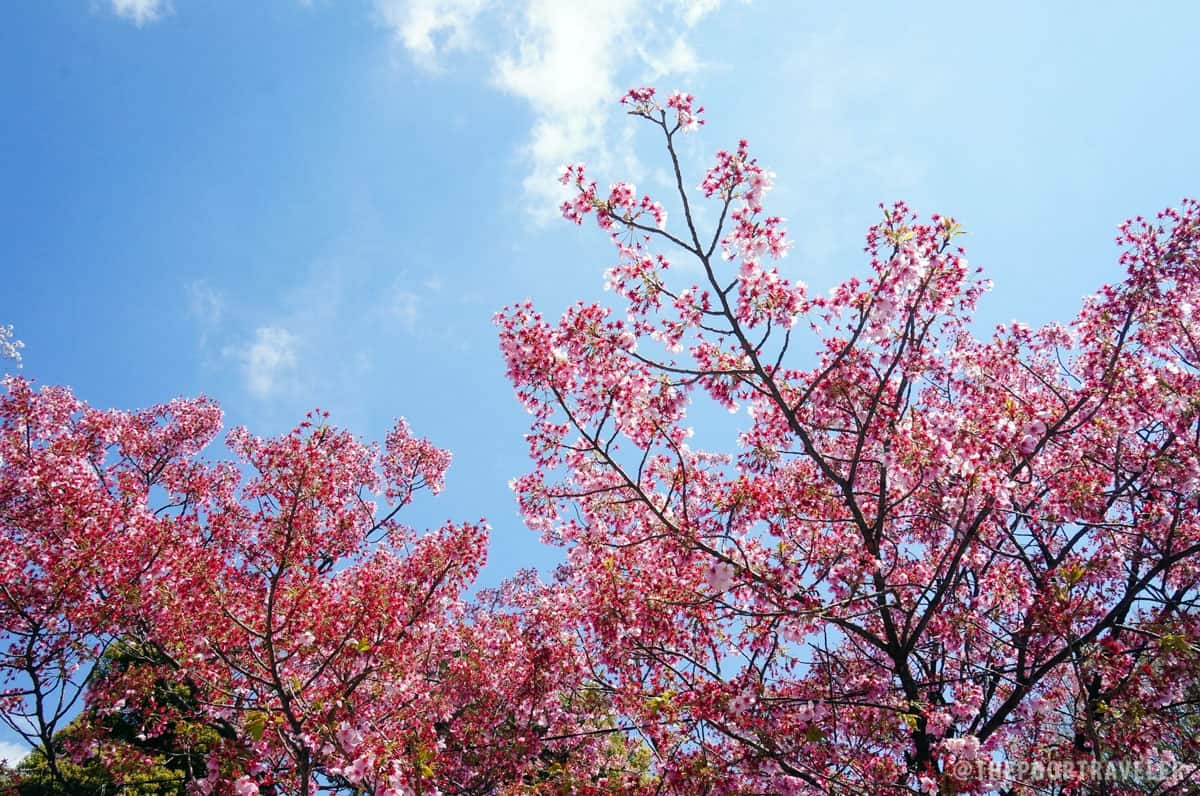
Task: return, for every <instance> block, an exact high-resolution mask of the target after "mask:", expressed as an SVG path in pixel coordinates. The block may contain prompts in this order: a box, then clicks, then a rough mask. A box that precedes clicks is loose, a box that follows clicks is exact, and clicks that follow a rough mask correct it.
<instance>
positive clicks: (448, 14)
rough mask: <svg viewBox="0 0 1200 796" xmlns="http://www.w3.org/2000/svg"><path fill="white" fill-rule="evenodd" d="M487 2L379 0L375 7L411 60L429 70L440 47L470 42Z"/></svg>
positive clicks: (454, 47)
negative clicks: (473, 28)
mask: <svg viewBox="0 0 1200 796" xmlns="http://www.w3.org/2000/svg"><path fill="white" fill-rule="evenodd" d="M487 4H488V0H378V1H377V2H376V9H377V10H378V12H379V16H380V18H381V19H382V20H383V23H384V25H385V26H387V27H388V28H390V29H391V30H392V33H393V35H395V37H396V40H397V41H398V42H400V44H402V45H403V46H404V48H405V49H406V50H408V51H409V53H411V54H412V57H413V60H415V61H416V62H417V63H419V64H421V65H422V66H424V67H426V68H430V69H432V68H435V67H436V66H437V55H438V51H439V50H441V51H442V52H450V51H453V50H462V49H465V48H466V47H468V46H469V45H470V43H471V41H472V30H471V29H472V23H474V21H475V18H476V17H477V16H479V14H480V12H482V11H483V10H484V8H485V7H486V6H487Z"/></svg>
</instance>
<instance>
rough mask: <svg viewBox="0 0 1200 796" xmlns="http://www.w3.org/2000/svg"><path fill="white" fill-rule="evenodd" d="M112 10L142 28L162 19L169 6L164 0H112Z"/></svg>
mask: <svg viewBox="0 0 1200 796" xmlns="http://www.w3.org/2000/svg"><path fill="white" fill-rule="evenodd" d="M112 10H113V13H114V14H116V15H117V16H119V17H121V18H123V19H128V20H129V21H130V22H132V23H133V24H135V25H137V26H138V27H139V28H140V27H141V26H142V25H145V24H146V23H148V22H157V21H158V20H159V19H161V18H162V16H163V15H164V14H166V13H167V6H166V3H164V2H163V0H112Z"/></svg>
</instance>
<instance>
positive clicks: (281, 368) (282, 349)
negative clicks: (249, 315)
mask: <svg viewBox="0 0 1200 796" xmlns="http://www.w3.org/2000/svg"><path fill="white" fill-rule="evenodd" d="M296 342H297V340H296V336H295V335H294V334H292V333H291V332H289V331H288V330H287V329H284V328H282V327H279V326H260V327H259V328H258V329H256V330H255V332H254V341H253V342H252V343H249V344H247V345H244V346H240V347H236V346H235V347H228V348H226V349H225V355H226V356H227V357H230V358H232V359H236V360H238V361H240V362H241V363H242V376H243V378H244V380H245V384H246V389H247V390H249V391H250V393H251V394H252V395H255V396H257V397H259V398H265V397H267V396H269V395H271V394H272V393H274V392H275V391H276V390H277V389H278V388H279V386H280V383H281V381H282V380H283V379H284V378H285V377H286V376H287V375H288V373H289V372H290V371H292V370H294V369H295V367H296V362H297V359H296Z"/></svg>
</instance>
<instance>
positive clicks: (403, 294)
mask: <svg viewBox="0 0 1200 796" xmlns="http://www.w3.org/2000/svg"><path fill="white" fill-rule="evenodd" d="M380 310H381V311H382V314H383V315H384V316H385V317H386V318H388V319H390V320H394V321H399V323H400V326H401V327H402V328H403V329H404V330H405V331H406V332H408V333H409V334H413V333H414V332H416V330H417V321H419V320H420V319H421V297H420V296H418V295H417V294H416V293H413V292H412V291H409V290H405V289H403V288H401V287H400V286H398V285H397V286H394V287H393V288H392V290H391V292H390V293H389V294H388V295H386V296H385V298H384V299H383V303H382V304H381V305H380Z"/></svg>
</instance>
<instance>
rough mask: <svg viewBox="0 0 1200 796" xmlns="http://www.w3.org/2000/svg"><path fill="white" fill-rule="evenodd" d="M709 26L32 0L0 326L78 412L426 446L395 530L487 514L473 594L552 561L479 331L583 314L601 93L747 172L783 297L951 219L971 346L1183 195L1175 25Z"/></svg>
mask: <svg viewBox="0 0 1200 796" xmlns="http://www.w3.org/2000/svg"><path fill="white" fill-rule="evenodd" d="M842 5H843V4H831V3H802V2H765V1H761V0H760V1H759V2H753V3H745V2H737V1H735V2H722V1H721V0H674V1H672V0H663V1H662V2H650V1H649V0H611V1H610V2H606V3H568V2H555V0H508V1H507V2H498V1H493V0H378V1H377V2H370V1H369V0H359V1H353V0H346V2H334V0H309V1H308V2H302V1H301V0H254V1H253V2H246V1H245V0H157V1H156V0H51V1H50V2H42V3H17V4H13V5H12V6H11V7H10V8H9V9H8V13H7V14H6V19H7V23H6V25H5V30H4V33H3V34H2V35H3V37H4V42H3V46H2V47H0V99H2V101H3V106H4V111H5V123H4V124H3V125H0V173H3V175H4V182H3V186H2V188H0V190H2V192H3V193H2V195H0V225H2V227H0V229H2V232H3V234H2V235H0V262H2V263H3V280H2V282H0V285H2V290H0V324H8V323H11V324H13V325H14V327H15V331H16V335H17V337H19V338H21V339H23V340H24V341H25V344H26V348H25V351H24V355H25V356H24V373H25V375H27V376H29V377H31V378H34V379H36V380H37V381H39V382H41V383H65V384H70V385H72V386H73V387H74V388H75V389H76V391H77V393H78V394H79V395H80V396H81V397H83V398H84V399H86V400H88V401H89V402H90V403H92V404H93V405H97V406H105V407H107V406H115V407H122V408H134V407H140V406H144V405H147V404H151V403H155V402H158V401H162V400H166V399H169V398H171V397H173V396H176V395H180V394H183V395H195V394H199V393H206V394H208V395H210V396H213V397H215V398H217V399H218V400H219V401H220V402H221V404H222V405H223V406H224V408H225V411H226V417H227V421H228V424H229V425H234V424H246V425H248V426H250V427H251V428H252V429H253V430H254V431H256V432H258V433H263V434H268V433H278V432H280V431H283V430H285V429H287V428H289V427H290V426H291V425H292V424H294V423H295V422H296V421H297V420H299V419H300V417H301V416H302V415H303V413H304V411H305V410H306V409H309V408H312V407H314V406H320V407H322V408H325V409H329V410H330V411H332V412H333V415H334V418H335V420H336V421H337V422H339V423H340V424H342V425H345V426H348V427H350V428H351V429H353V430H354V431H355V432H357V433H359V434H360V435H362V436H364V437H369V438H379V437H381V436H382V434H383V432H384V431H385V429H386V428H387V427H388V426H389V425H390V423H391V421H392V419H393V418H395V417H396V416H400V415H404V416H407V417H408V418H409V420H410V422H411V424H412V425H413V427H414V428H415V429H416V430H417V431H418V432H420V433H422V434H425V435H427V436H429V437H431V438H432V439H433V440H434V441H435V442H437V443H438V444H440V445H442V446H444V447H448V448H450V449H451V450H452V451H453V452H454V453H455V465H454V468H453V469H452V471H451V476H450V480H449V486H448V489H447V490H446V492H445V494H444V495H443V496H442V497H440V498H438V499H436V500H431V499H428V498H427V499H425V500H423V501H421V503H420V504H419V505H418V506H416V507H414V510H413V511H412V512H411V513H410V514H409V520H410V521H411V522H413V523H414V524H418V525H427V524H435V523H438V522H440V521H441V520H443V519H445V518H447V517H453V518H458V519H474V518H477V517H479V516H487V517H488V519H489V520H490V521H491V523H492V525H493V526H494V534H493V542H492V551H491V560H492V564H491V566H490V567H489V569H488V572H487V580H488V581H489V582H494V581H495V580H496V579H498V578H500V577H503V576H504V575H506V574H508V573H511V572H512V571H514V570H515V569H516V568H518V567H520V566H525V565H542V566H545V565H546V564H548V563H549V562H552V561H554V560H555V559H556V554H555V553H553V552H550V551H546V550H544V549H542V548H540V547H539V544H538V542H537V539H536V537H535V536H534V534H532V533H531V532H529V531H527V530H525V529H523V527H522V526H521V525H520V522H519V520H518V518H517V516H516V513H515V510H514V504H513V501H512V498H511V494H510V493H509V491H508V488H507V482H508V480H509V479H510V478H512V477H513V476H515V475H517V474H519V473H521V472H524V471H525V470H526V469H527V464H526V459H525V449H524V443H523V440H522V434H523V433H524V432H525V430H526V429H527V417H526V415H525V414H524V413H523V411H522V410H521V409H520V408H519V407H518V406H517V404H516V401H515V400H514V399H513V397H512V393H511V389H510V388H509V386H508V384H507V383H506V381H505V379H504V376H503V367H502V363H501V360H500V356H499V353H498V350H497V346H496V336H495V331H494V329H493V327H492V325H491V316H492V314H493V313H494V312H495V311H496V310H498V309H500V308H501V307H502V306H503V305H505V304H507V303H510V302H512V301H516V300H521V299H524V298H525V297H527V296H528V297H532V298H533V299H534V300H535V301H536V302H537V304H538V305H539V306H540V307H541V308H542V309H543V311H545V312H546V313H547V314H548V315H551V316H557V314H558V313H559V311H561V309H562V308H563V307H565V306H566V305H567V304H568V303H570V302H572V301H575V300H577V299H581V298H582V299H585V300H597V299H602V298H603V297H604V294H603V293H602V289H601V288H602V272H603V270H604V269H605V268H606V267H607V266H608V265H609V264H610V261H611V259H612V258H611V254H610V251H609V247H608V244H607V243H606V241H605V240H604V238H603V236H602V235H600V234H598V232H597V231H595V230H594V229H585V230H583V231H580V230H577V229H575V228H574V227H571V226H569V225H567V224H566V223H565V222H562V221H555V220H554V210H553V208H554V197H555V196H556V189H557V187H558V186H557V185H556V184H555V183H554V182H553V179H552V178H553V175H554V173H555V171H556V169H557V167H558V166H559V165H561V164H562V163H563V162H566V161H567V160H579V159H582V160H586V161H587V162H588V163H589V165H590V166H591V167H592V169H593V171H595V172H596V176H597V177H598V178H599V179H600V181H601V182H602V183H607V182H609V181H611V180H616V179H620V178H626V177H633V178H635V179H636V181H637V182H638V185H639V188H641V189H644V190H647V191H649V192H651V193H659V194H661V193H662V192H663V188H662V171H661V168H662V161H661V159H657V152H656V151H654V150H652V149H651V148H648V144H649V143H650V142H651V141H650V136H648V135H645V134H644V133H646V132H647V131H644V130H639V129H638V128H637V127H636V126H635V125H633V124H632V123H631V122H630V121H629V120H627V119H626V118H625V117H624V116H623V115H622V114H621V113H620V111H619V108H618V107H617V106H616V105H615V100H616V99H617V98H618V97H619V96H620V94H621V93H622V91H623V89H624V88H626V87H628V86H632V85H640V84H644V83H654V84H657V85H659V86H661V87H662V88H664V89H672V88H676V87H678V88H685V89H688V90H690V91H692V92H693V93H695V94H696V95H697V96H698V97H699V98H700V100H701V102H702V103H703V104H704V105H706V106H707V107H708V109H709V111H708V114H707V115H708V118H709V124H708V125H707V127H706V128H705V129H704V130H703V132H702V133H701V134H700V135H698V136H696V137H695V138H692V139H690V140H689V141H688V146H687V147H686V148H685V151H684V157H685V159H686V160H687V163H688V165H689V166H690V167H691V168H692V169H693V174H694V175H696V176H695V179H693V180H692V183H693V184H694V183H695V182H698V181H699V175H700V173H701V170H702V168H703V164H704V163H705V161H706V158H707V157H708V156H709V155H711V153H712V152H713V151H715V150H716V149H718V148H721V147H728V146H731V145H733V144H734V143H735V142H736V140H737V138H738V137H740V136H745V137H747V138H749V139H750V142H751V146H752V148H753V150H754V151H755V152H756V153H757V155H758V156H759V158H760V160H761V161H762V162H763V164H764V165H766V166H767V167H769V168H771V169H773V170H774V171H775V172H777V174H778V178H777V185H778V188H777V190H776V191H775V193H774V194H773V195H772V197H771V200H770V207H771V209H772V210H773V211H774V212H777V213H779V214H780V215H783V216H785V217H787V218H788V219H789V229H790V230H791V232H792V235H793V237H794V239H795V241H796V246H795V249H794V250H793V252H792V254H791V256H790V257H789V258H788V259H787V260H786V261H785V268H786V270H787V271H788V273H789V275H790V276H793V277H795V278H800V279H804V280H805V281H807V282H808V283H809V284H810V285H813V286H816V287H827V286H829V285H831V284H833V283H834V282H835V281H836V280H839V279H841V278H843V277H845V276H849V275H850V274H852V273H862V270H863V267H864V263H863V258H862V255H861V249H862V240H863V238H862V236H863V233H864V232H865V229H866V227H867V226H868V225H869V224H870V223H872V222H873V221H874V220H875V219H876V218H877V215H878V210H877V204H878V203H879V202H881V201H886V202H890V201H892V200H895V199H899V198H903V199H906V200H908V201H909V202H910V204H911V205H913V206H915V207H916V208H918V209H919V210H921V211H922V212H924V213H931V212H941V213H945V214H950V215H954V216H956V217H958V218H959V219H960V220H961V221H962V222H963V224H964V226H965V227H966V228H967V229H968V230H970V231H971V232H972V235H971V236H970V237H969V238H968V239H967V245H968V246H969V248H970V255H971V259H972V261H973V262H975V263H977V264H980V265H983V266H984V267H985V269H986V270H987V272H988V274H989V275H990V276H991V277H992V278H993V279H994V280H995V283H996V289H995V290H994V291H993V292H992V293H991V294H989V296H988V297H987V298H986V299H985V302H984V305H983V308H982V313H981V318H982V320H984V321H986V322H987V323H989V324H990V323H994V322H997V321H1005V320H1009V319H1012V318H1017V319H1021V320H1027V321H1032V322H1043V321H1047V320H1051V319H1066V318H1068V317H1069V316H1070V315H1071V314H1072V313H1073V312H1074V309H1075V308H1076V307H1077V305H1078V301H1079V298H1080V297H1081V296H1082V295H1083V294H1085V293H1088V292H1091V291H1092V290H1094V289H1095V288H1096V287H1098V286H1099V285H1100V284H1102V283H1103V282H1105V281H1109V280H1113V279H1116V278H1118V276H1119V274H1118V272H1117V268H1116V265H1115V256H1116V249H1115V247H1114V246H1113V244H1112V237H1113V234H1114V228H1115V225H1116V224H1117V223H1118V222H1119V221H1121V220H1122V219H1123V218H1125V217H1126V216H1129V215H1133V214H1137V213H1152V212H1153V211H1155V210H1156V209H1158V208H1160V207H1163V206H1166V205H1169V204H1173V203H1175V202H1177V201H1178V200H1179V199H1180V198H1181V197H1182V196H1184V195H1187V194H1195V193H1196V192H1197V187H1198V186H1200V135H1197V130H1198V124H1197V123H1198V122H1200V111H1198V110H1197V103H1196V90H1197V82H1196V75H1197V74H1200V47H1196V46H1195V39H1194V32H1195V31H1196V30H1197V29H1200V7H1198V6H1196V5H1195V4H1192V3H1186V2H1176V3H1170V2H1161V3H1155V4H1153V5H1152V6H1148V7H1145V8H1142V9H1137V10H1135V9H1134V7H1133V6H1131V5H1129V4H1127V3H1126V4H1120V5H1118V4H1104V3H1088V4H1084V3H1062V4H1048V3H1040V2H1039V3H1017V2H1014V3H1006V4H959V5H963V6H966V7H965V8H956V7H954V6H953V5H952V4H947V3H944V2H937V3H923V2H914V3H906V4H903V5H902V6H901V4H883V3H879V4H860V5H856V6H855V7H853V8H844V7H840V6H842Z"/></svg>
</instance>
